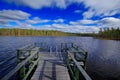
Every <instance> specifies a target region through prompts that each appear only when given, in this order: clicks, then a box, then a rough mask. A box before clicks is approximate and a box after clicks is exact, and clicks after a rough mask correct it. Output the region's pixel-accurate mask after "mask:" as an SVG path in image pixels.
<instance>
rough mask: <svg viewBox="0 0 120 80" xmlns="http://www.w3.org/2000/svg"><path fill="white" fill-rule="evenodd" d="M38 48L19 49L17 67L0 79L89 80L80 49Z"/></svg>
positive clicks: (65, 45) (64, 45) (69, 46)
mask: <svg viewBox="0 0 120 80" xmlns="http://www.w3.org/2000/svg"><path fill="white" fill-rule="evenodd" d="M38 45H39V46H38ZM38 45H37V44H30V45H27V46H24V47H22V48H19V49H18V50H17V63H18V64H17V66H16V67H15V68H14V69H13V70H11V71H10V72H9V73H8V74H6V75H5V76H4V77H3V78H2V79H0V80H12V78H13V77H14V78H15V80H92V79H91V78H90V77H89V75H88V74H87V73H86V71H85V70H86V60H87V52H86V51H85V50H83V49H81V47H79V46H76V45H73V43H61V45H55V46H48V45H45V44H43V43H39V44H38Z"/></svg>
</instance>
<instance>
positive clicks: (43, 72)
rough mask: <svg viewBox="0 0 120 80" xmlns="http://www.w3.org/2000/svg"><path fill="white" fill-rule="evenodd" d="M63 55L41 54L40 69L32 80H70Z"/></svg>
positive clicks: (38, 68)
mask: <svg viewBox="0 0 120 80" xmlns="http://www.w3.org/2000/svg"><path fill="white" fill-rule="evenodd" d="M60 55H61V53H60V52H58V53H55V52H54V53H51V54H50V52H40V59H39V64H38V67H37V69H36V71H35V73H34V75H33V76H32V78H31V80H70V76H69V73H68V69H67V67H66V64H65V62H64V60H63V59H62V58H61V57H60Z"/></svg>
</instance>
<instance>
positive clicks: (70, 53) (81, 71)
mask: <svg viewBox="0 0 120 80" xmlns="http://www.w3.org/2000/svg"><path fill="white" fill-rule="evenodd" d="M87 55H88V54H87V52H86V51H85V50H83V49H81V48H79V47H78V46H76V47H74V46H73V47H72V48H71V49H69V50H67V58H66V63H67V67H68V70H69V73H70V76H71V78H72V80H92V79H91V78H90V77H89V75H88V74H87V73H86V71H85V70H86V60H87Z"/></svg>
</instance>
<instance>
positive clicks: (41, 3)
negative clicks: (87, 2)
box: [6, 0, 67, 9]
mask: <svg viewBox="0 0 120 80" xmlns="http://www.w3.org/2000/svg"><path fill="white" fill-rule="evenodd" d="M6 1H7V2H9V3H15V4H16V5H24V6H28V7H31V8H33V9H40V8H43V7H54V6H55V7H59V8H66V7H67V5H66V0H6Z"/></svg>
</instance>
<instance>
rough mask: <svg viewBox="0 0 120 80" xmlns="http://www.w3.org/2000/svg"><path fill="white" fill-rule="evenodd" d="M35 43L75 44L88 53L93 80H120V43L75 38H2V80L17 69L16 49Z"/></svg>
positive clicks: (0, 63)
mask: <svg viewBox="0 0 120 80" xmlns="http://www.w3.org/2000/svg"><path fill="white" fill-rule="evenodd" d="M34 42H46V43H47V44H49V45H55V44H60V43H62V42H73V43H75V44H77V45H79V46H81V47H82V48H84V49H85V50H87V51H88V53H89V54H88V60H87V73H88V74H89V75H90V76H91V78H92V79H93V80H120V41H115V40H100V39H94V38H92V37H74V36H73V37H0V78H1V77H3V76H4V75H5V74H6V73H8V72H9V71H10V70H11V69H13V68H14V67H15V65H16V49H17V48H20V47H22V46H24V45H27V44H32V43H34ZM12 57H14V58H13V59H11V58H12Z"/></svg>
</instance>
